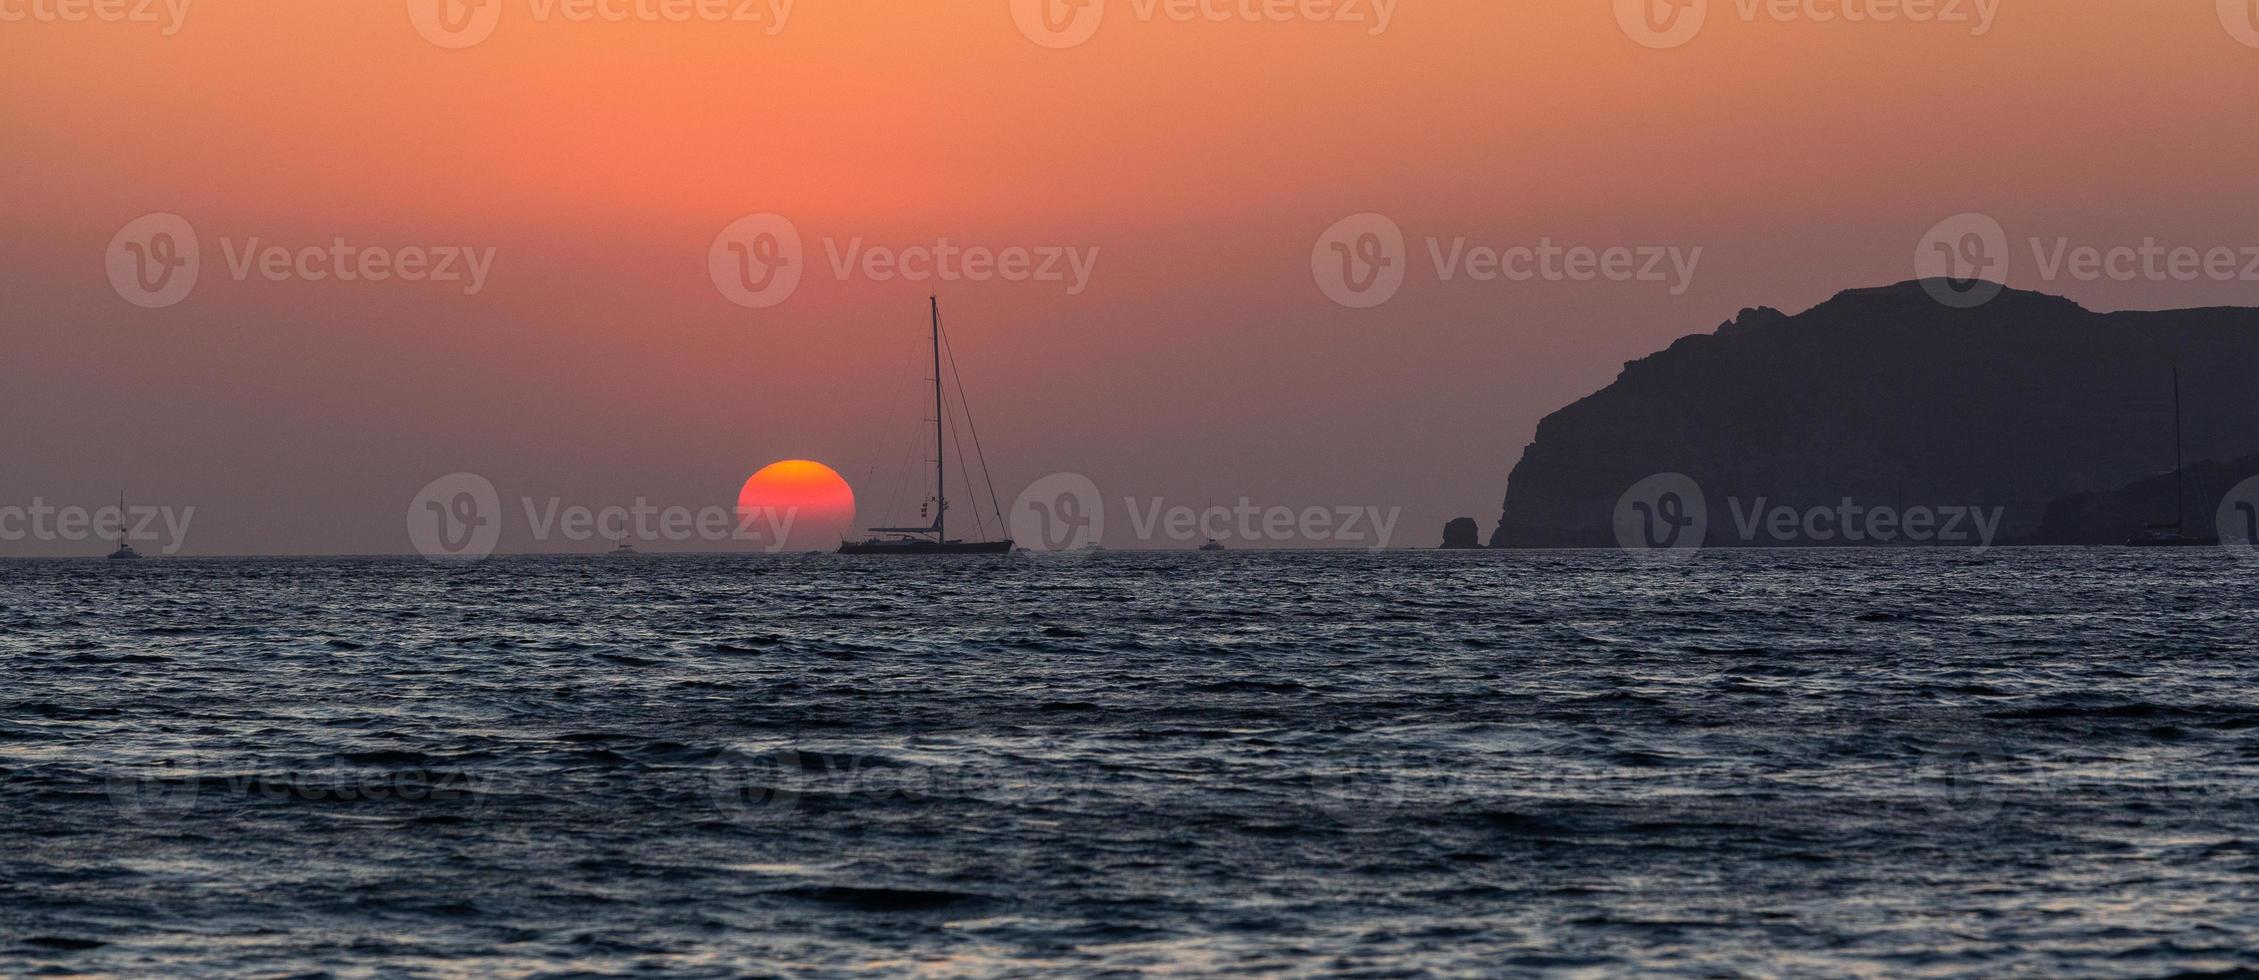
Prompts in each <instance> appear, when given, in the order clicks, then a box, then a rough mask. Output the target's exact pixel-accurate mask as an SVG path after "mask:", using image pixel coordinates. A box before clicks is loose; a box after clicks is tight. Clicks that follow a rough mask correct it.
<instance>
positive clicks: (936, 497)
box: [839, 297, 1012, 555]
mask: <svg viewBox="0 0 2259 980" xmlns="http://www.w3.org/2000/svg"><path fill="white" fill-rule="evenodd" d="M927 302H928V304H929V305H930V309H931V312H932V321H933V326H932V333H933V499H932V500H931V501H930V505H931V507H932V510H933V526H931V527H874V528H871V529H870V530H871V534H872V535H873V537H870V538H867V539H865V540H862V541H848V542H844V543H842V544H841V545H840V546H839V553H840V554H843V555H1004V554H1010V553H1011V551H1012V541H1011V539H1009V538H1007V539H1005V540H1002V541H953V540H951V539H950V537H949V530H948V526H949V525H948V521H949V467H948V459H949V457H948V455H947V453H946V452H945V451H944V448H945V445H946V444H945V443H944V441H943V439H942V425H943V424H944V423H945V421H946V420H947V419H948V418H949V415H948V413H947V412H946V411H945V408H946V405H945V404H944V403H943V400H942V395H943V386H942V383H941V379H942V374H941V300H940V298H938V297H935V298H931V299H929V300H928V301H927ZM950 369H951V375H952V376H954V375H955V370H956V358H955V356H954V355H952V356H951V358H950ZM964 389H965V382H964V379H963V378H958V379H957V390H958V393H959V396H960V397H959V399H958V400H959V402H962V401H963V400H964V399H963V397H962V395H963V392H964ZM960 407H962V406H961V405H960ZM965 423H966V426H967V427H968V428H970V427H971V425H972V415H971V413H970V412H969V411H968V412H967V413H966V417H965ZM973 447H974V451H975V452H978V451H979V448H980V430H978V429H974V430H973ZM987 470H988V461H987V460H986V459H985V458H983V459H982V461H981V471H982V473H984V474H985V473H986V472H987ZM969 482H970V475H969V474H968V483H969ZM995 496H996V489H995V487H994V486H993V485H991V486H990V488H989V497H990V499H991V500H993V499H994V498H995ZM996 525H997V530H998V531H1002V530H1003V527H1004V515H1003V513H1002V512H1001V511H999V512H998V513H997V515H996ZM878 535H886V537H879V536H878Z"/></svg>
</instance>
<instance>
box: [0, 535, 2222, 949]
mask: <svg viewBox="0 0 2259 980" xmlns="http://www.w3.org/2000/svg"><path fill="white" fill-rule="evenodd" d="M2255 638H2259V564H2253V563H2247V562H2246V561H2244V560H2242V559H2239V558H2238V557H2237V556H2236V555H2234V554H2231V553H2229V552H2227V551H2224V550H2220V549H2177V550H2171V551H2157V552H2149V551H2133V550H2126V549H2115V548H2113V549H2091V550H2075V549H2073V550H2052V549H2028V550H2027V549H1996V550H1990V551H1982V552H1977V551H1967V550H1946V549H1936V550H1921V549H1901V550H1818V549H1810V550H1786V551H1738V550H1712V551H1707V552H1701V553H1699V554H1693V555H1691V556H1689V555H1684V554H1674V555H1673V556H1672V559H1671V560H1664V559H1660V558H1651V557H1648V556H1642V555H1636V554H1626V553H1616V552H1602V551H1569V552H1429V553H1410V552H1388V553H1365V552H1326V553H1309V552H1304V553H1290V552H1276V553H1256V552H1230V553H1224V554H1188V553H1166V554H1164V553H1138V552H1102V553H1082V554H1075V555H1056V556H1054V555H1016V556H1010V557H989V558H982V557H967V558H949V559H934V560H919V559H868V558H866V559H851V558H841V557H836V556H828V555H806V556H767V555H763V556H745V557H737V556H717V557H690V556H682V557H670V556H657V555H644V556H633V557H627V556H623V557H611V556H605V557H586V558H582V557H524V558H495V559H491V560H488V561H484V562H479V563H476V564H464V565H434V564H431V563H427V562H424V561H422V560H418V559H413V558H406V559H401V558H355V559H232V560H158V559H152V560H146V561H142V562H133V563H106V562H101V561H35V560H24V561H4V562H0V975H12V976H75V975H126V976H214V977H219V976H226V977H238V976H294V977H295V976H305V977H321V976H339V977H349V976H386V977H391V976H407V977H412V976H433V977H447V976H525V977H532V976H627V975H639V976H640V975H666V976H691V977H701V976H711V977H725V976H727V977H736V976H794V977H801V976H807V977H861V976H892V975H900V974H908V973H924V974H936V975H945V976H1029V977H1033V976H1058V975H1089V974H1109V975H1138V974H1178V975H1195V976H1216V975H1226V974H1259V975H1272V976H1318V975H1322V976H1376V977H1377V976H1429V975H1437V976H1475V975H1480V976H1564V977H1613V976H1685V977H1734V976H1813V977H1839V976H1843V977H1929V976H2002V975H2010V976H2038V975H2047V976H2080V977H2171V976H2202V975H2235V974H2234V972H2233V971H2238V970H2253V969H2259V691H2255V683H2254V675H2255V672H2259V663H2255V658H2254V653H2255V648H2259V639H2255Z"/></svg>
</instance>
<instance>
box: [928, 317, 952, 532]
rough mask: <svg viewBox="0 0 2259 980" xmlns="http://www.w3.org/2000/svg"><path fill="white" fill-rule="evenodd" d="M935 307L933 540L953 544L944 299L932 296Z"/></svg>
mask: <svg viewBox="0 0 2259 980" xmlns="http://www.w3.org/2000/svg"><path fill="white" fill-rule="evenodd" d="M926 302H928V303H930V304H932V307H933V537H934V540H936V541H939V542H942V543H944V544H946V543H948V541H949V530H948V527H949V524H948V522H949V467H948V466H947V464H946V462H945V460H944V458H943V457H942V454H941V419H942V415H941V297H939V296H928V297H926Z"/></svg>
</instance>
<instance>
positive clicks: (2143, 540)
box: [2126, 367, 2220, 548]
mask: <svg viewBox="0 0 2259 980" xmlns="http://www.w3.org/2000/svg"><path fill="white" fill-rule="evenodd" d="M2187 471H2188V467H2187V466H2186V465H2185V464H2184V463H2183V461H2182V458H2181V369H2180V368H2177V367H2176V368H2174V369H2173V520H2172V523H2170V524H2151V525H2149V526H2148V527H2146V528H2143V529H2142V531H2141V533H2139V534H2136V535H2134V536H2133V537H2132V538H2130V539H2128V540H2127V541H2126V545H2127V546H2128V547H2133V548H2190V547H2197V546H2201V545H2213V544H2219V543H2220V539H2219V538H2205V537H2196V536H2193V535H2190V534H2189V533H2188V524H2187V510H2186V508H2185V506H2184V501H2185V498H2186V497H2187V495H2188V494H2187V490H2186V487H2185V484H2186V483H2187V479H2188V478H2187V475H2186V474H2187Z"/></svg>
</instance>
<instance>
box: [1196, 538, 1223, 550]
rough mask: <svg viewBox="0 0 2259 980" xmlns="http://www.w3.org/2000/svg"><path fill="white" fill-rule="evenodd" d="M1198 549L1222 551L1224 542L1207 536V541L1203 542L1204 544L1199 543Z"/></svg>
mask: <svg viewBox="0 0 2259 980" xmlns="http://www.w3.org/2000/svg"><path fill="white" fill-rule="evenodd" d="M1200 550H1202V551H1222V550H1224V543H1223V542H1221V541H1218V540H1216V539H1214V538H1209V539H1208V543H1207V544H1204V545H1201V546H1200Z"/></svg>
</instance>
